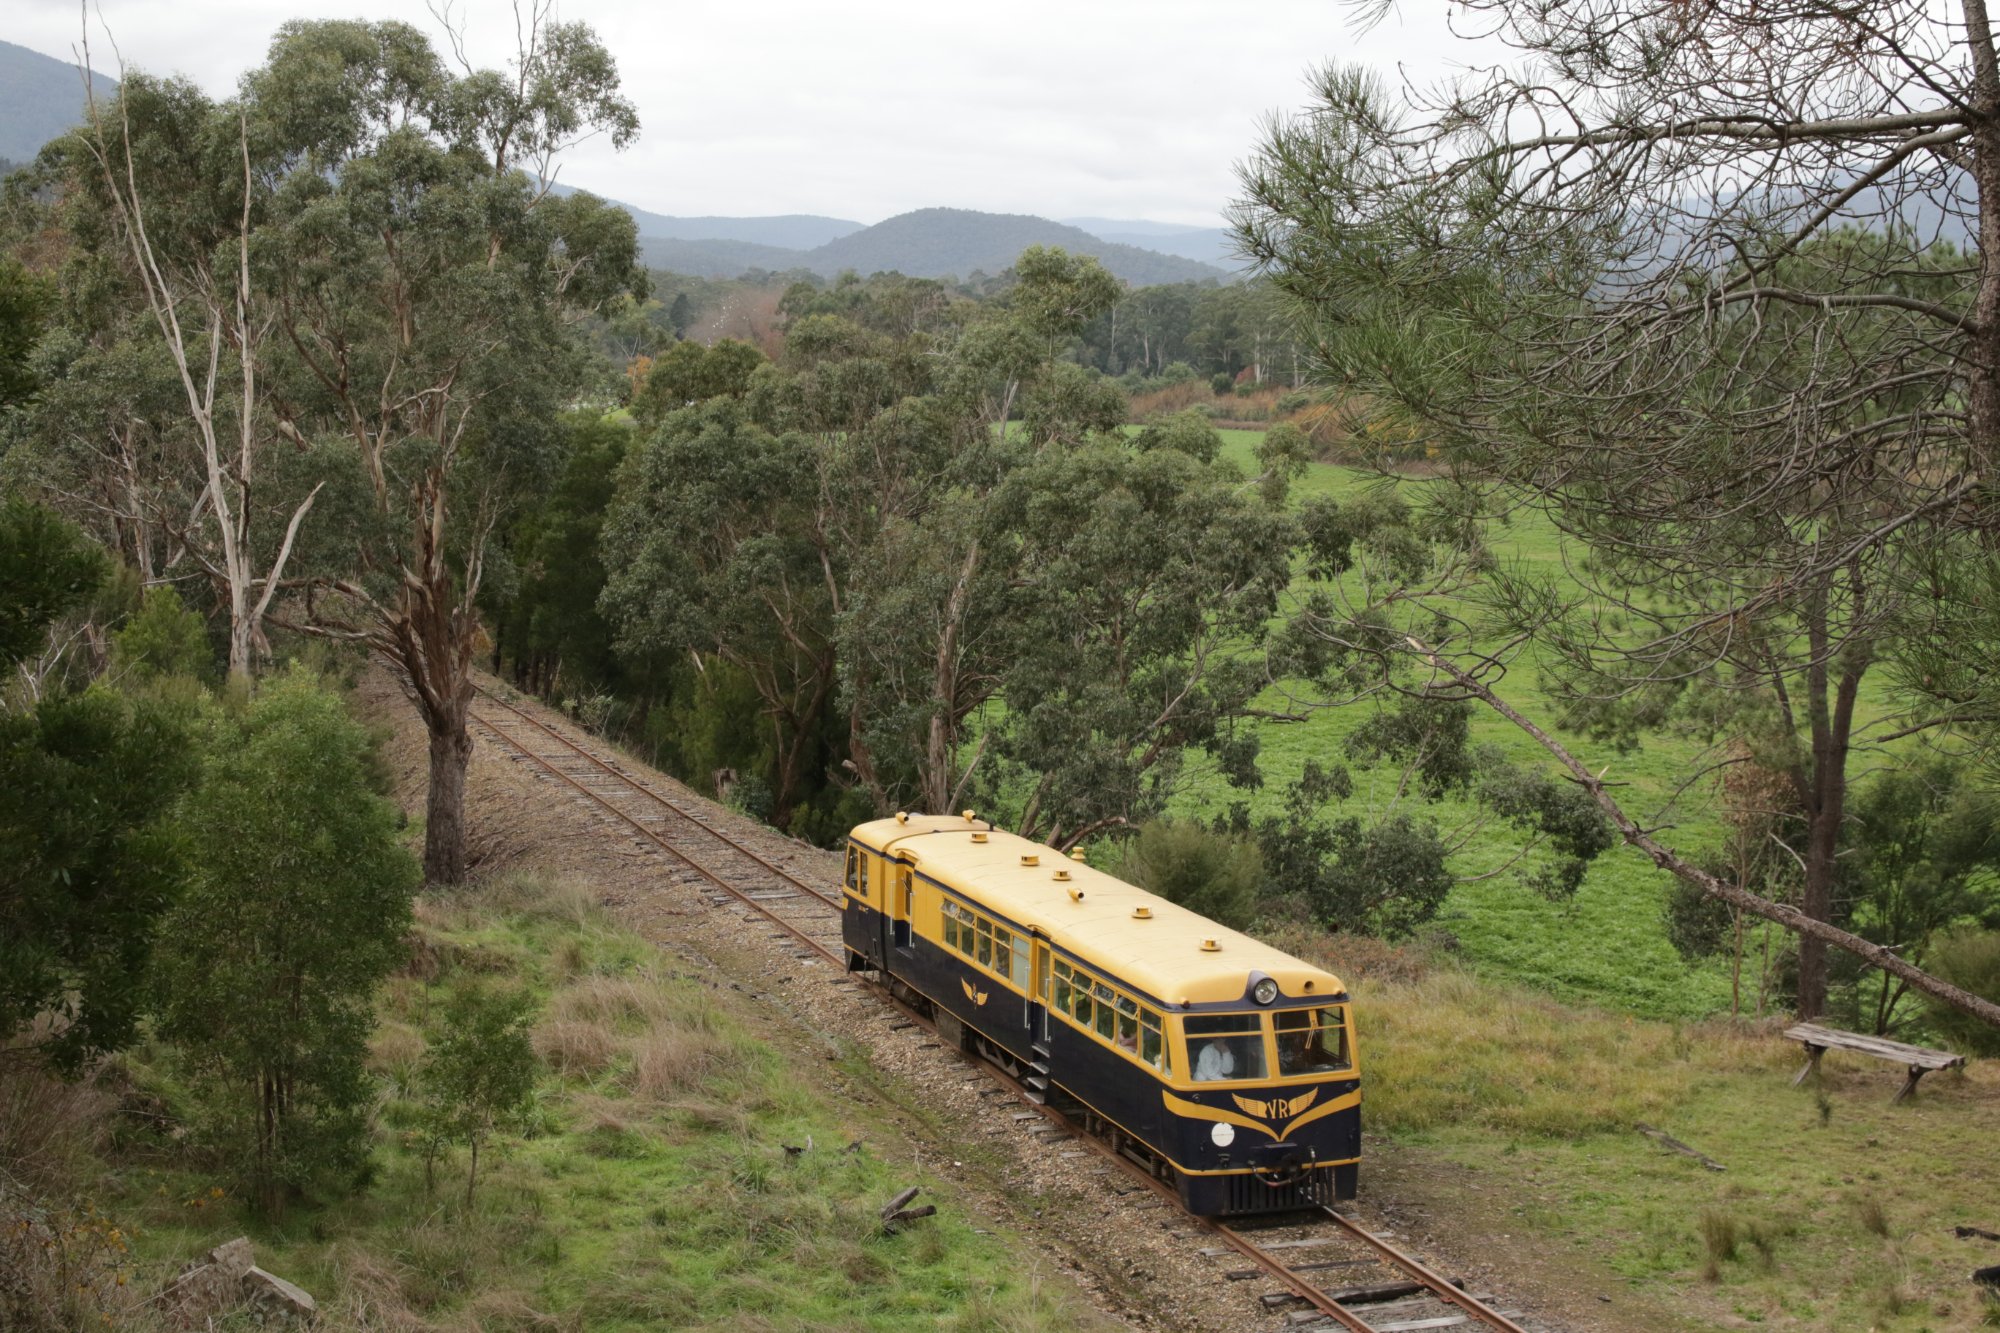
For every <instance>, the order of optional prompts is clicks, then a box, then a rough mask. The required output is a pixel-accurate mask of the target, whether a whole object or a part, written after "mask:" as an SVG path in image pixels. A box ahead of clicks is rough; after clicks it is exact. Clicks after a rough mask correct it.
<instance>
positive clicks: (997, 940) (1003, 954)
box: [993, 926, 1014, 977]
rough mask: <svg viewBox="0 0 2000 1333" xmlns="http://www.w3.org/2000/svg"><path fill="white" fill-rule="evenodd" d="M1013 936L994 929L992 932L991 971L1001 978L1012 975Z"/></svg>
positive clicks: (1007, 932) (996, 928) (997, 928)
mask: <svg viewBox="0 0 2000 1333" xmlns="http://www.w3.org/2000/svg"><path fill="white" fill-rule="evenodd" d="M1013 938H1014V936H1013V934H1012V933H1011V932H1009V931H1005V930H1001V929H1000V928H999V927H997V926H996V927H994V930H993V970H994V971H995V972H998V973H999V974H1000V975H1001V976H1003V977H1004V976H1009V975H1012V973H1013V971H1014V947H1013V944H1012V941H1013Z"/></svg>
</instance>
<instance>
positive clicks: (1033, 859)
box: [1021, 852, 1042, 866]
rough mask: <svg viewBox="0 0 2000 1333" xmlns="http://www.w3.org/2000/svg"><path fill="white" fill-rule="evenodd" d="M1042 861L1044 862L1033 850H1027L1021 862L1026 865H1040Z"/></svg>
mask: <svg viewBox="0 0 2000 1333" xmlns="http://www.w3.org/2000/svg"><path fill="white" fill-rule="evenodd" d="M1041 863H1042V858H1041V857H1039V856H1037V855H1035V854H1034V853H1033V852H1026V853H1024V854H1023V855H1022V857H1021V864H1022V865H1024V866H1038V865H1040V864H1041Z"/></svg>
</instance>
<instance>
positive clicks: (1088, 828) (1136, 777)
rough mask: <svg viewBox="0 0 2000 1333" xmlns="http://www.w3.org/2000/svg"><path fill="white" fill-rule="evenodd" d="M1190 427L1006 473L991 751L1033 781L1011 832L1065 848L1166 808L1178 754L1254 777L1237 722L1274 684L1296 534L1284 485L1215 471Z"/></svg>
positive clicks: (1060, 453) (1213, 458)
mask: <svg viewBox="0 0 2000 1333" xmlns="http://www.w3.org/2000/svg"><path fill="white" fill-rule="evenodd" d="M1220 449H1221V440H1220V438H1219V437H1218V436H1217V435H1216V434H1215V432H1214V431H1213V430H1211V429H1209V428H1208V426H1207V425H1206V424H1205V423H1202V422H1200V421H1199V420H1189V419H1180V420H1177V421H1175V422H1174V423H1173V424H1172V425H1171V426H1168V427H1154V428H1149V429H1148V430H1146V431H1143V432H1141V433H1140V434H1139V435H1138V436H1136V437H1134V438H1132V439H1130V440H1127V439H1126V438H1125V437H1124V435H1123V432H1122V431H1120V430H1119V429H1118V428H1117V423H1116V422H1115V421H1114V422H1113V423H1111V425H1110V428H1109V429H1101V430H1099V431H1097V432H1096V433H1095V434H1094V435H1092V436H1091V437H1090V438H1089V439H1088V440H1087V441H1081V442H1078V443H1077V444H1075V445H1074V446H1072V447H1068V448H1050V449H1045V450H1043V451H1042V452H1041V453H1040V454H1039V455H1038V456H1037V457H1036V458H1035V459H1033V460H1032V461H1030V462H1028V463H1026V464H1024V465H1023V466H1022V467H1020V468H1019V469H1018V470H1016V471H1015V472H1014V473H1013V474H1012V475H1011V476H1009V477H1008V479H1007V482H1006V484H1005V485H1004V486H1003V487H1002V488H1001V490H1000V493H999V494H998V495H997V496H996V501H995V503H996V509H997V516H998V517H999V519H1000V521H1001V522H1002V523H1003V524H1004V525H1005V526H1006V527H1007V528H1009V529H1011V530H1013V531H1015V532H1018V533H1019V534H1020V538H1019V541H1020V555H1019V560H1018V563H1017V565H1016V566H1015V572H1014V580H1015V582H1016V583H1017V584H1018V585H1019V587H1020V589H1021V593H1020V596H1019V597H1018V598H1017V600H1016V604H1015V617H1014V620H1013V623H1012V624H1011V625H1010V626H1009V629H1010V631H1011V639H1012V641H1013V648H1012V651H1011V653H1010V656H1009V661H1008V663H1007V668H1006V671H1005V673H1004V674H1003V675H1002V677H1001V678H1000V686H1001V694H1002V697H1003V698H1004V699H1005V702H1006V710H1005V715H1004V717H1000V718H996V719H994V720H993V721H992V723H991V727H992V729H993V731H994V733H995V738H994V744H995V747H996V749H997V751H998V756H999V757H1000V758H1001V759H1002V760H1003V761H1005V762H1006V763H1007V764H1009V765H1011V766H1014V767H1015V768H1016V770H1017V771H1020V772H1023V773H1025V774H1026V780H1025V784H1024V785H1025V789H1026V791H1027V795H1026V797H1025V799H1024V800H1023V802H1022V804H1021V807H1020V810H1019V812H1018V815H1017V816H1016V827H1017V828H1018V829H1019V831H1020V832H1021V833H1022V834H1023V835H1024V836H1028V837H1039V838H1042V839H1045V840H1047V841H1049V842H1051V843H1054V844H1055V845H1057V846H1060V847H1068V846H1072V845H1074V844H1075V843H1077V842H1080V841H1081V840H1083V839H1084V838H1086V837H1089V836H1091V835H1092V834H1094V833H1096V832H1098V831H1100V830H1102V829H1106V828H1113V827H1124V826H1129V825H1135V824H1137V823H1139V822H1140V821H1141V820H1143V819H1144V818H1146V817H1147V816H1149V815H1152V814H1156V813H1158V812H1159V811H1160V810H1161V809H1162V808H1163V806H1164V805H1165V802H1166V797H1167V796H1168V795H1169V794H1171V792H1172V791H1173V789H1174V780H1175V778H1177V777H1178V776H1179V774H1180V770H1181V765H1182V761H1183V757H1184V756H1185V755H1186V754H1187V753H1188V752H1189V751H1192V750H1202V751H1206V752H1208V753H1209V754H1210V755H1211V756H1212V757H1213V759H1214V760H1215V762H1216V763H1217V764H1218V766H1219V767H1220V769H1221V771H1222V772H1223V773H1224V774H1225V775H1226V776H1227V777H1228V778H1229V779H1230V780H1231V781H1233V782H1236V783H1238V784H1242V785H1247V784H1249V783H1251V782H1254V781H1255V771H1256V770H1255V759H1256V746H1255V744H1254V742H1253V741H1252V739H1251V738H1250V737H1249V736H1248V735H1247V734H1244V733H1242V732H1240V731H1239V730H1238V729H1237V728H1236V726H1235V723H1236V722H1237V721H1238V720H1239V719H1240V718H1241V717H1242V715H1243V710H1244V709H1246V708H1247V707H1248V705H1249V703H1250V701H1251V700H1252V699H1253V698H1255V697H1256V696H1257V695H1258V694H1259V693H1261V692H1262V690H1263V689H1264V687H1265V685H1266V684H1267V683H1268V680H1269V675H1268V672H1269V664H1268V662H1267V660H1266V654H1265V643H1266V639H1267V635H1268V628H1267V627H1268V626H1269V625H1270V624H1271V622H1272V620H1273V619H1274V617H1275V616H1276V615H1277V614H1278V611H1279V607H1280V600H1281V598H1282V597H1283V594H1284V592H1285V590H1286V588H1287V587H1288V586H1289V585H1290V583H1291V577H1292V568H1291V559H1292V552H1293V547H1294V543H1295V542H1296V540H1297V530H1296V527H1295V524H1294V523H1293V520H1292V518H1291V515H1290V514H1289V512H1288V510H1287V507H1286V505H1285V492H1284V490H1283V488H1282V487H1279V488H1276V489H1273V488H1270V487H1260V486H1257V485H1255V484H1254V483H1253V482H1252V481H1249V480H1246V479H1245V478H1244V477H1243V475H1242V473H1241V472H1240V471H1239V470H1238V469H1237V468H1235V467H1234V466H1233V465H1231V464H1229V463H1227V462H1224V461H1221V460H1220V459H1219V458H1218V454H1219V453H1220Z"/></svg>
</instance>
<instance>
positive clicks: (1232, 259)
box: [1070, 218, 1247, 269]
mask: <svg viewBox="0 0 2000 1333" xmlns="http://www.w3.org/2000/svg"><path fill="white" fill-rule="evenodd" d="M1086 224H1088V225H1086ZM1070 225H1071V226H1074V227H1081V228H1083V230H1085V231H1087V232H1089V233H1090V234H1091V235H1092V236H1095V237H1096V238H1097V239H1098V240H1100V241H1110V242H1112V243H1113V244H1116V245H1136V246H1141V247H1143V248H1145V249H1147V250H1158V251H1160V252H1161V253H1162V254H1169V255H1179V256H1180V257H1181V258H1183V259H1193V260H1198V261H1200V262H1201V263H1204V264H1216V265H1219V266H1221V267H1223V268H1229V269H1239V268H1245V267H1247V264H1246V263H1245V262H1244V260H1243V257H1242V256H1241V255H1239V254H1237V253H1236V236H1235V233H1233V232H1231V231H1230V230H1229V229H1228V228H1226V227H1182V226H1177V225H1176V224H1174V223H1171V222H1120V221H1117V220H1116V219H1113V218H1072V219H1070Z"/></svg>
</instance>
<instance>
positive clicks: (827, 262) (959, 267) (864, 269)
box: [805, 208, 1228, 286]
mask: <svg viewBox="0 0 2000 1333" xmlns="http://www.w3.org/2000/svg"><path fill="white" fill-rule="evenodd" d="M1031 245H1059V246H1061V247H1062V248H1063V249H1065V250H1067V251H1069V252H1070V253H1071V254H1085V255H1095V256H1096V257H1097V258H1098V259H1099V260H1100V261H1101V262H1102V263H1103V264H1104V267H1106V268H1107V269H1109V270H1111V272H1112V273H1113V274H1114V275H1116V276H1117V277H1120V278H1123V279H1124V280H1125V281H1127V282H1130V283H1133V284H1135V285H1138V286H1145V285H1148V284H1151V283H1157V282H1190V281H1199V280H1200V279H1203V278H1225V277H1227V276H1228V275H1227V274H1226V273H1224V272H1223V271H1221V270H1220V269H1216V268H1212V267H1210V266H1209V265H1207V264H1202V263H1198V262H1196V261H1194V260H1190V259H1185V258H1182V257H1180V256H1177V255H1166V254H1161V253H1160V252H1158V251H1157V250H1148V249H1142V248H1140V247H1138V246H1134V245H1123V244H1118V243H1115V242H1111V241H1105V240H1100V239H1099V238H1098V237H1095V236H1092V235H1091V234H1090V233H1089V232H1087V231H1084V230H1082V229H1081V228H1078V227H1070V226H1065V225H1064V224H1062V223H1060V222H1051V221H1050V220H1049V219H1047V218H1038V217H1030V216H1028V215H1027V214H1024V213H976V212H973V211H972V210H970V209H964V208H920V209H918V210H917V211H916V212H914V213H904V214H901V215H900V216H897V217H893V218H890V219H889V220H887V221H886V222H878V223H876V224H875V225H874V226H872V227H868V228H866V229H864V230H862V231H857V232H855V233H854V234H853V235H851V236H843V237H841V238H840V239H839V240H837V241H833V242H831V243H829V244H827V245H822V246H820V247H819V248H818V249H817V250H812V251H809V252H808V253H807V254H806V256H805V259H806V263H807V266H808V267H810V268H811V269H813V271H815V272H818V273H826V274H829V275H830V274H833V273H838V272H840V271H841V270H842V269H850V268H851V269H853V270H855V271H856V272H857V273H875V272H879V271H881V270H883V269H896V270H898V271H900V272H903V273H907V274H909V275H910V276H911V277H916V278H942V277H960V278H963V277H966V276H968V275H969V274H971V273H972V272H974V271H975V270H980V271H984V272H987V273H998V272H1000V271H1001V270H1002V269H1005V268H1007V267H1009V266H1010V265H1012V264H1013V262H1014V261H1015V259H1017V258H1019V257H1020V254H1021V251H1023V250H1025V249H1027V248H1028V247H1029V246H1031Z"/></svg>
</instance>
